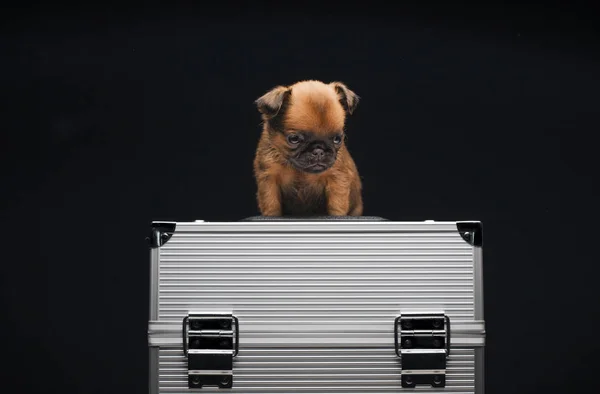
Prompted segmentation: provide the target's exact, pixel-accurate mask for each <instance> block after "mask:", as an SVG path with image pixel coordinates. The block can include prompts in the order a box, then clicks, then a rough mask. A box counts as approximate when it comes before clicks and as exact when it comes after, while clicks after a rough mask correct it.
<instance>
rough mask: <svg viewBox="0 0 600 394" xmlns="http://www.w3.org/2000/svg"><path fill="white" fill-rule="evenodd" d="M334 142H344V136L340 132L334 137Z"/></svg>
mask: <svg viewBox="0 0 600 394" xmlns="http://www.w3.org/2000/svg"><path fill="white" fill-rule="evenodd" d="M333 143H334V144H336V145H337V144H341V143H342V136H341V135H340V134H338V135H336V136H335V137H333Z"/></svg>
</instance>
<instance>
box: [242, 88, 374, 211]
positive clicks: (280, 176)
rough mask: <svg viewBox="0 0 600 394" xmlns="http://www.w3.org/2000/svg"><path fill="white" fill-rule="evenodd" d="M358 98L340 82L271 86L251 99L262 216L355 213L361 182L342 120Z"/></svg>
mask: <svg viewBox="0 0 600 394" xmlns="http://www.w3.org/2000/svg"><path fill="white" fill-rule="evenodd" d="M359 100H360V98H359V96H358V95H357V94H356V93H354V92H353V91H351V90H350V89H349V88H348V87H347V86H346V85H345V84H343V83H342V82H331V83H324V82H321V81H316V80H307V81H301V82H297V83H295V84H293V85H290V86H277V87H275V88H273V89H272V90H270V91H268V92H267V93H265V94H264V95H263V96H261V97H259V98H258V99H257V100H256V101H255V104H256V106H257V108H258V111H259V112H260V114H261V118H262V121H263V129H262V133H261V136H260V139H259V142H258V147H257V149H256V155H255V158H254V162H253V164H254V166H253V167H254V177H255V180H256V185H257V194H256V197H257V201H258V208H259V210H260V213H261V215H262V216H361V215H362V213H363V201H362V184H361V179H360V176H359V173H358V170H357V168H356V164H355V162H354V160H353V159H352V157H351V155H350V153H349V152H348V149H347V147H346V134H345V123H346V118H347V116H348V115H352V114H353V113H354V111H355V110H356V107H357V105H358V102H359Z"/></svg>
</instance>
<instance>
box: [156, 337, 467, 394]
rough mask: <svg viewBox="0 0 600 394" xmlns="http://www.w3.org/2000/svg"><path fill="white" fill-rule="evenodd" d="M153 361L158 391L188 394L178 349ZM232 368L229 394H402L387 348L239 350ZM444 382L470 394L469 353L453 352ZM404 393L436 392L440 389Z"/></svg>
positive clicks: (452, 389)
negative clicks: (156, 367) (157, 370)
mask: <svg viewBox="0 0 600 394" xmlns="http://www.w3.org/2000/svg"><path fill="white" fill-rule="evenodd" d="M159 362H160V373H159V380H160V388H161V392H165V393H182V394H183V393H185V394H189V390H188V389H187V369H186V368H187V364H186V359H185V358H184V357H183V355H182V353H181V350H180V349H168V348H165V349H161V350H160V357H159ZM234 368H235V369H234V388H233V389H232V390H231V392H233V393H332V392H336V393H365V392H368V393H393V392H399V391H402V390H403V389H402V388H401V387H400V373H399V371H400V363H399V361H398V358H397V357H396V356H395V355H394V351H393V350H392V351H391V352H390V350H389V349H371V348H366V349H320V350H317V349H310V350H307V349H276V350H274V349H255V348H244V347H242V348H240V355H239V356H238V357H237V358H236V361H235V367H234ZM446 378H447V386H446V388H445V389H444V390H443V391H444V392H452V393H473V391H474V352H473V350H456V351H454V352H453V354H452V355H451V357H450V359H449V361H448V370H447V375H446ZM408 391H417V392H420V393H439V392H440V391H441V390H440V389H435V390H432V389H429V390H428V389H426V388H425V389H424V388H418V389H413V390H408ZM202 392H206V393H223V390H219V389H212V388H208V387H207V388H205V389H203V390H202ZM227 392H229V390H228V391H227Z"/></svg>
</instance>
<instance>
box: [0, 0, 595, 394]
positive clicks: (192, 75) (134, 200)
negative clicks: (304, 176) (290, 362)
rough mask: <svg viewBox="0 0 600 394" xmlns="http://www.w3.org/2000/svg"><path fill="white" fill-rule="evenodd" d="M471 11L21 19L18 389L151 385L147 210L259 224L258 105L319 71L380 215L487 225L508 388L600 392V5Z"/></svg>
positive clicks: (10, 167)
mask: <svg viewBox="0 0 600 394" xmlns="http://www.w3.org/2000/svg"><path fill="white" fill-rule="evenodd" d="M452 3H453V5H451V6H450V5H446V6H444V5H443V4H431V3H428V4H426V5H425V3H422V5H421V6H418V7H417V6H415V5H403V6H396V7H395V8H391V6H388V7H387V8H382V7H381V6H380V5H377V4H375V3H372V2H369V3H368V4H363V3H360V4H358V3H357V4H353V3H351V2H348V3H338V4H332V3H326V2H322V3H321V4H317V5H312V4H310V5H309V4H308V3H307V4H305V5H303V6H302V7H300V5H298V6H296V7H292V6H287V7H286V8H285V9H282V8H281V6H279V8H274V6H268V5H265V4H261V3H254V5H243V4H241V3H238V4H236V3H231V4H227V3H226V2H220V6H218V7H217V6H215V5H214V4H208V3H207V4H205V5H204V6H199V5H196V6H191V5H189V4H188V5H178V6H174V5H170V6H162V7H159V6H145V7H139V8H135V7H129V6H128V7H125V6H123V5H120V6H119V7H113V8H111V7H108V6H92V5H89V4H88V5H87V6H85V7H83V6H79V7H66V6H58V5H57V4H53V5H52V6H44V7H40V6H38V7H20V8H18V9H14V8H13V9H12V10H11V11H12V12H6V11H8V10H5V12H3V14H2V16H3V25H2V30H1V31H2V35H1V37H0V48H1V50H2V56H1V59H2V60H1V63H0V83H1V88H0V92H1V93H0V100H1V104H2V107H1V112H0V116H1V118H0V130H1V131H2V132H1V138H2V140H1V141H0V144H1V145H0V149H1V159H2V163H1V166H0V174H1V176H2V178H1V190H2V193H1V194H2V196H1V199H2V200H1V204H2V209H1V215H2V216H1V220H2V221H1V226H0V227H1V228H2V233H3V236H2V241H3V242H2V253H1V254H0V256H1V257H0V261H1V271H0V272H1V281H2V282H1V294H2V310H1V313H2V317H1V324H0V325H1V329H2V331H3V332H4V334H3V335H2V343H3V344H2V359H3V360H4V361H5V362H6V363H8V365H9V367H8V369H7V368H6V367H4V368H2V370H1V371H2V372H1V373H2V375H3V376H4V378H3V380H2V382H1V383H0V384H1V385H2V386H4V387H6V385H7V384H8V386H12V389H13V390H15V391H12V392H48V390H50V391H52V390H53V389H54V388H60V391H61V392H64V393H71V392H72V393H107V392H113V393H117V392H119V393H120V392H123V393H125V392H127V393H146V392H147V342H146V341H147V340H146V327H147V326H146V324H147V318H148V295H149V286H148V263H149V254H148V248H147V246H146V243H145V240H144V238H145V236H146V235H147V230H148V226H149V223H150V221H151V220H155V219H164V220H195V219H204V220H213V221H217V220H237V219H241V218H244V217H247V216H251V215H254V214H256V213H257V212H256V204H255V199H254V193H255V186H254V181H253V178H252V159H253V155H254V149H255V146H256V142H257V139H258V136H259V132H260V124H259V123H260V119H259V116H258V112H257V111H256V109H255V107H254V105H253V100H254V99H256V98H257V97H258V96H260V95H261V94H263V93H264V92H266V91H267V90H268V89H270V88H272V87H273V86H275V85H277V84H291V83H293V82H295V81H298V80H300V79H307V78H311V79H312V78H315V79H321V80H324V81H332V80H341V81H343V82H345V83H347V84H348V86H349V87H350V88H351V89H353V90H354V91H355V92H357V93H358V94H359V95H360V96H361V97H362V101H361V103H360V105H359V107H358V110H357V112H356V113H355V115H354V116H352V117H351V118H350V119H349V121H348V136H349V148H350V150H351V152H352V154H353V155H354V158H355V160H356V162H357V165H358V167H359V169H360V171H361V174H362V176H363V178H364V189H365V191H364V200H365V207H366V209H365V214H366V215H378V216H383V217H386V218H389V219H393V220H424V219H435V220H469V219H476V220H482V221H483V223H484V229H485V231H484V245H485V248H484V261H485V271H484V274H485V295H486V298H485V308H486V320H487V329H488V345H487V368H486V371H487V376H486V377H487V380H486V382H487V390H488V393H490V394H500V393H537V392H565V393H566V392H578V391H579V392H591V391H590V390H591V389H590V388H589V386H595V387H597V378H596V375H597V367H598V361H597V360H598V355H597V354H598V351H599V350H600V349H599V346H598V335H597V333H596V331H595V328H596V327H597V324H598V306H597V305H598V304H597V301H598V298H599V297H598V292H597V286H598V285H597V277H596V276H595V272H596V270H595V268H596V265H597V263H598V258H597V255H596V253H594V250H593V247H594V246H595V242H594V241H595V237H594V236H595V231H594V230H595V228H596V223H597V222H596V221H595V217H597V215H596V209H595V206H594V203H595V202H596V200H597V198H598V192H597V191H596V190H595V186H596V183H597V180H598V177H597V170H596V168H597V163H596V161H597V159H596V158H597V153H596V150H597V148H596V147H597V143H596V138H597V133H598V131H599V128H598V115H599V102H600V101H599V96H598V92H600V74H599V65H600V59H599V56H598V51H597V50H598V46H597V44H598V30H597V26H598V25H597V24H596V22H597V20H596V18H595V14H594V10H593V9H592V8H590V7H583V6H579V5H577V6H573V5H566V4H560V3H558V2H552V3H547V4H546V5H528V6H507V5H501V4H498V3H496V4H494V5H491V4H487V5H479V6H474V5H473V4H471V5H464V4H463V5H460V6H459V5H457V4H456V3H454V2H452ZM302 4H304V3H302ZM592 391H593V390H592ZM8 392H11V391H8Z"/></svg>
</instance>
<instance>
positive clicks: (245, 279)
mask: <svg viewBox="0 0 600 394" xmlns="http://www.w3.org/2000/svg"><path fill="white" fill-rule="evenodd" d="M211 226H212V227H211ZM259 226H262V227H259ZM308 226H310V227H308ZM353 226H354V227H353ZM368 226H369V229H368V231H360V230H361V228H363V229H364V228H365V224H362V223H357V224H354V225H352V224H348V223H340V225H339V226H337V227H336V225H335V224H331V223H328V224H327V227H326V228H325V227H319V225H318V224H309V225H305V227H304V229H305V230H303V231H298V232H290V231H288V230H289V229H290V225H289V224H284V225H282V224H278V225H273V224H271V223H260V224H258V223H251V224H247V225H245V226H243V225H241V224H238V225H235V224H234V225H230V226H223V225H222V224H220V225H219V224H215V225H212V224H211V223H202V224H194V225H187V227H186V226H179V225H178V231H177V232H176V233H175V235H174V236H173V237H172V238H171V239H170V240H169V242H168V243H167V244H166V245H164V246H163V247H161V248H160V250H159V291H158V318H159V320H170V321H173V320H179V321H180V320H181V319H182V318H183V316H184V315H185V314H187V312H188V311H190V310H196V311H201V310H203V309H213V308H215V307H217V308H219V307H220V308H222V309H225V310H226V309H231V310H233V312H234V314H235V315H236V316H237V317H238V318H239V320H240V354H239V356H238V357H237V358H236V359H235V364H234V389H232V390H231V392H236V393H290V392H297V393H300V392H307V393H308V392H310V393H317V392H321V393H329V392H337V393H343V392H347V393H350V392H352V393H355V392H372V393H384V392H396V391H399V390H400V391H401V390H402V388H401V387H400V373H399V371H400V369H399V367H400V365H399V360H398V358H397V357H396V356H395V355H394V351H393V337H392V338H390V347H385V346H380V345H369V344H368V341H365V342H366V343H364V344H362V345H361V344H356V347H352V346H351V345H350V346H349V345H348V344H344V346H339V343H340V338H343V337H344V335H345V334H344V333H340V335H335V333H333V334H331V335H330V336H331V338H333V339H332V341H331V343H327V341H326V340H325V342H323V337H324V335H317V336H318V337H319V338H320V342H319V343H315V344H314V345H313V346H311V344H310V343H308V344H303V345H302V346H298V347H296V348H293V349H292V348H289V346H288V347H287V348H286V347H285V344H284V342H285V341H280V342H279V345H273V346H271V347H257V346H255V345H252V344H249V345H246V346H245V345H244V330H246V331H252V334H250V333H249V334H248V338H250V335H251V336H252V337H256V335H260V331H261V329H260V327H269V326H270V325H276V326H277V327H280V328H281V330H282V335H279V336H280V337H283V338H285V337H286V336H287V335H286V334H284V333H283V331H286V330H288V329H289V330H290V331H294V327H299V326H307V325H308V326H311V325H312V326H315V327H317V329H316V331H317V333H318V331H319V329H318V327H320V326H322V327H325V326H327V324H328V323H329V324H335V325H339V324H347V325H348V327H364V330H365V331H367V332H368V330H369V326H370V324H373V327H381V326H382V324H386V323H387V322H389V325H390V327H392V326H393V320H394V318H395V317H396V316H397V315H398V313H399V312H400V311H401V310H404V309H420V310H423V309H425V310H427V309H442V310H444V311H445V313H446V314H448V315H449V316H450V318H451V319H453V320H474V282H473V276H474V275H473V269H474V266H473V248H472V247H471V246H470V245H468V244H467V243H466V242H465V241H464V240H463V239H462V238H461V237H460V235H459V234H458V232H457V231H456V227H455V226H454V225H453V224H446V225H444V224H435V225H430V226H424V225H423V224H420V225H418V226H414V228H413V227H411V226H410V225H407V224H397V225H394V223H390V222H386V223H381V224H376V223H369V224H368ZM378 226H379V227H378ZM257 228H260V229H262V230H261V231H257ZM211 229H212V230H214V231H211ZM244 229H246V230H248V231H246V230H244ZM264 229H267V230H268V231H264ZM336 229H339V230H340V231H337V230H336ZM353 229H354V230H353ZM270 331H271V332H270V334H269V335H270V336H271V337H272V338H277V337H278V335H277V333H276V332H275V333H274V332H272V330H270ZM349 331H351V332H354V333H353V334H352V336H353V337H356V329H349ZM257 332H258V334H257ZM267 332H269V330H267V329H266V330H265V335H266V333H267ZM321 334H322V333H321ZM373 335H374V336H378V335H381V334H380V333H376V332H373ZM386 335H387V334H386ZM366 337H368V334H367V335H366ZM336 340H337V342H338V345H337V346H336V345H335V341H336ZM342 342H343V340H342ZM379 342H381V341H379ZM275 343H277V341H276V340H275ZM369 346H375V347H369ZM159 354H160V357H159V388H160V391H161V392H168V393H176V392H182V393H183V392H187V388H186V387H187V386H186V385H187V375H186V364H185V358H184V357H183V354H182V353H181V348H161V349H160V351H159ZM202 391H203V392H209V393H210V392H215V393H216V392H222V390H221V391H219V390H218V389H214V390H213V389H209V388H206V389H204V390H202ZM413 391H419V392H427V391H428V390H427V389H421V388H419V389H416V390H413ZM430 391H432V392H433V390H430ZM439 391H440V390H439V389H437V390H435V392H439ZM445 391H446V392H456V393H473V391H474V351H473V350H472V349H455V350H453V352H452V354H451V356H450V359H449V369H448V375H447V387H446V389H445Z"/></svg>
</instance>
